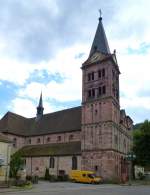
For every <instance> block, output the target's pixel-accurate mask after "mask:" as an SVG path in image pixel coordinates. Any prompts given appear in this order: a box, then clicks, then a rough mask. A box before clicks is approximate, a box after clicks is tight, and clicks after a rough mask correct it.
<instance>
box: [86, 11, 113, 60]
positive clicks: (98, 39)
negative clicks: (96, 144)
mask: <svg viewBox="0 0 150 195" xmlns="http://www.w3.org/2000/svg"><path fill="white" fill-rule="evenodd" d="M99 12H100V17H99V24H98V27H97V30H96V34H95V37H94V41H93V44H92V47H91V51H90V55H89V56H91V55H92V54H93V53H94V52H96V51H99V52H101V53H104V54H110V49H109V45H108V41H107V38H106V34H105V30H104V27H103V23H102V11H101V10H99Z"/></svg>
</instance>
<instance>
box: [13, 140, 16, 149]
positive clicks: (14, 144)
mask: <svg viewBox="0 0 150 195" xmlns="http://www.w3.org/2000/svg"><path fill="white" fill-rule="evenodd" d="M13 147H14V148H16V147H17V139H16V138H14V139H13Z"/></svg>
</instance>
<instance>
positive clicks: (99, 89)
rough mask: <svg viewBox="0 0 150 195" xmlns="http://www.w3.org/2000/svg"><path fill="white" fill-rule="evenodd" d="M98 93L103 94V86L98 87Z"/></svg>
mask: <svg viewBox="0 0 150 195" xmlns="http://www.w3.org/2000/svg"><path fill="white" fill-rule="evenodd" d="M98 95H99V96H101V95H102V88H101V87H99V88H98Z"/></svg>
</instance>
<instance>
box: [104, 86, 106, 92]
mask: <svg viewBox="0 0 150 195" xmlns="http://www.w3.org/2000/svg"><path fill="white" fill-rule="evenodd" d="M105 93H106V86H103V94H105Z"/></svg>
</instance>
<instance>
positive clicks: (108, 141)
mask: <svg viewBox="0 0 150 195" xmlns="http://www.w3.org/2000/svg"><path fill="white" fill-rule="evenodd" d="M119 74H120V71H119V67H118V64H117V59H116V53H115V51H114V52H113V53H111V52H110V49H109V45H108V41H107V38H106V34H105V30H104V27H103V23H102V17H101V16H100V18H99V23H98V27H97V30H96V34H95V37H94V41H93V44H92V47H91V50H90V54H89V57H88V59H87V60H86V61H85V62H84V63H83V64H82V139H81V150H82V169H84V170H89V169H90V170H93V171H95V172H96V174H97V175H101V176H103V177H104V178H112V177H117V176H119V174H120V173H119V172H120V168H119V163H120V156H119V155H120V152H121V149H119V148H117V147H118V145H117V144H116V145H115V142H118V140H119V138H118V135H119V133H118V131H120V129H119V128H120V126H119V123H120V103H119ZM115 135H117V137H116V138H115ZM115 139H116V140H115Z"/></svg>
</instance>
